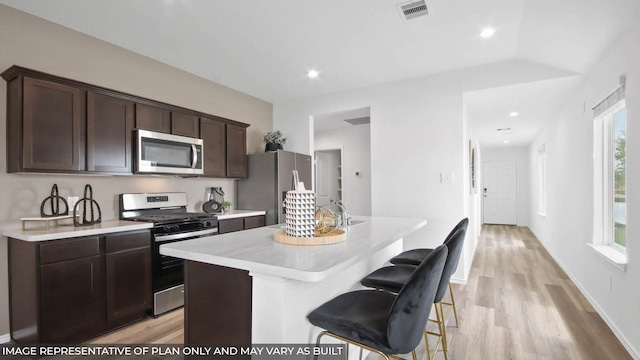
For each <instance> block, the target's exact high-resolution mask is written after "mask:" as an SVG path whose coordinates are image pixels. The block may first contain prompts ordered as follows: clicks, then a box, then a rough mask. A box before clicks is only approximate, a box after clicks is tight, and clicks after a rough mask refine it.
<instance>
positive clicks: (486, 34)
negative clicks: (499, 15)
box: [480, 28, 496, 39]
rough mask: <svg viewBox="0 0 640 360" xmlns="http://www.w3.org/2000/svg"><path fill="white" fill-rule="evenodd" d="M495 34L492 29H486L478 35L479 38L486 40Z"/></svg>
mask: <svg viewBox="0 0 640 360" xmlns="http://www.w3.org/2000/svg"><path fill="white" fill-rule="evenodd" d="M495 33H496V31H495V30H494V29H491V28H486V29H484V30H482V32H481V33H480V37H483V38H485V39H486V38H490V37H492V36H493V34H495Z"/></svg>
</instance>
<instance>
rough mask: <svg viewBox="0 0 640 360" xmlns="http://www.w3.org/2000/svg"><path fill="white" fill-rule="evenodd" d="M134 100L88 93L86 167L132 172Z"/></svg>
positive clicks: (116, 171)
mask: <svg viewBox="0 0 640 360" xmlns="http://www.w3.org/2000/svg"><path fill="white" fill-rule="evenodd" d="M132 131H133V102H131V101H127V100H123V99H119V98H116V97H113V96H109V95H104V94H99V93H94V92H89V93H88V94H87V170H89V171H104V172H111V173H131V138H132Z"/></svg>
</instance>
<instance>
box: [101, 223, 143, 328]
mask: <svg viewBox="0 0 640 360" xmlns="http://www.w3.org/2000/svg"><path fill="white" fill-rule="evenodd" d="M105 251H106V253H107V254H106V256H105V269H106V270H105V271H106V279H107V283H106V299H107V300H106V301H107V303H106V306H107V322H108V325H109V327H113V326H118V325H121V324H122V323H126V322H130V321H131V320H132V319H135V318H136V317H143V316H144V314H145V313H146V311H147V310H149V309H150V308H151V296H152V295H151V293H152V291H151V237H150V233H149V231H148V230H144V231H135V232H125V233H118V234H108V235H106V236H105ZM132 317H133V318H132Z"/></svg>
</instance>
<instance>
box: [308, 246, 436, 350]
mask: <svg viewBox="0 0 640 360" xmlns="http://www.w3.org/2000/svg"><path fill="white" fill-rule="evenodd" d="M447 253H448V250H447V247H446V246H444V245H441V246H439V247H437V248H436V249H434V250H433V251H432V252H431V254H429V256H427V257H426V258H425V259H424V260H423V261H422V262H421V263H420V265H419V266H418V267H417V268H415V267H414V269H415V271H414V272H413V273H412V275H411V276H409V278H408V279H407V281H406V282H405V283H404V284H403V286H402V287H401V288H400V289H399V291H398V292H397V295H396V294H392V293H390V292H383V291H377V290H357V291H352V292H348V293H345V294H342V295H339V296H337V297H335V298H334V299H332V300H329V301H328V302H326V303H324V304H323V305H321V306H319V307H318V308H317V309H315V310H313V311H312V312H311V313H310V314H309V315H308V319H309V322H311V323H312V324H313V325H315V326H318V327H321V328H323V329H325V331H322V332H321V333H320V334H319V335H318V338H317V341H316V345H319V344H320V339H321V338H322V337H323V336H324V335H328V336H331V337H333V338H336V339H339V340H341V341H344V342H346V343H348V344H354V345H357V346H359V347H361V348H364V349H367V350H369V351H372V352H375V353H378V354H380V355H382V356H383V357H384V358H385V359H390V358H391V357H393V358H398V357H397V356H394V355H395V354H406V353H408V352H411V353H412V355H413V358H414V359H416V360H417V355H416V351H415V348H416V347H417V346H418V344H419V343H420V340H421V338H422V334H423V331H424V328H425V327H426V325H427V319H428V316H429V312H430V310H431V304H433V303H434V298H435V295H436V292H437V291H438V286H439V284H440V278H441V277H442V272H443V269H444V266H445V262H446V258H447ZM428 352H429V349H428V343H427V353H428Z"/></svg>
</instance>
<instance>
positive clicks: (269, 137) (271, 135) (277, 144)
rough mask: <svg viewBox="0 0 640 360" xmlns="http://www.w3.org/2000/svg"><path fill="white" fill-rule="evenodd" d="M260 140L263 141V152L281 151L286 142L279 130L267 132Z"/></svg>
mask: <svg viewBox="0 0 640 360" xmlns="http://www.w3.org/2000/svg"><path fill="white" fill-rule="evenodd" d="M262 140H264V143H265V146H264V152H267V151H276V150H278V149H280V150H282V145H284V143H286V142H287V138H286V137H283V136H282V132H281V131H280V130H276V131H269V132H268V133H265V134H264V135H263V136H262Z"/></svg>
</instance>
